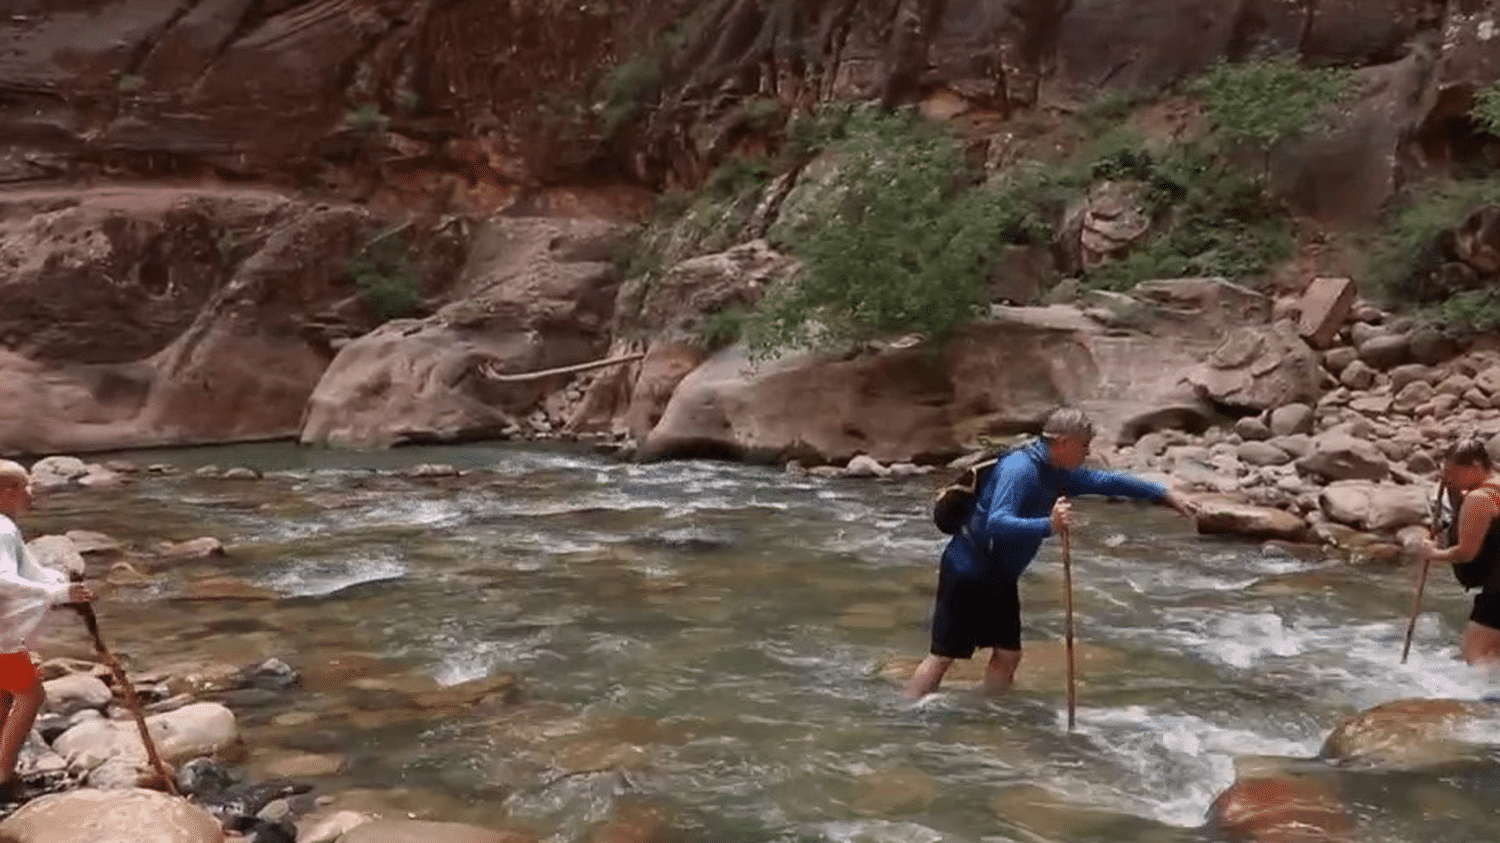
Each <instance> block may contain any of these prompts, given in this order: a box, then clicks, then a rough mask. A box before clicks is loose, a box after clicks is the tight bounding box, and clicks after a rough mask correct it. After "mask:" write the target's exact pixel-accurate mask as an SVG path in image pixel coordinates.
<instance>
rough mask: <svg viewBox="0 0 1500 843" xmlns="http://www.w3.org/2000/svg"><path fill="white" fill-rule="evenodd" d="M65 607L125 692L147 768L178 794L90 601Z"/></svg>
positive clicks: (79, 576) (74, 577)
mask: <svg viewBox="0 0 1500 843" xmlns="http://www.w3.org/2000/svg"><path fill="white" fill-rule="evenodd" d="M69 579H71V580H72V581H73V582H83V575H82V574H79V573H74V574H73V575H72V576H71V577H69ZM68 608H70V609H72V610H73V611H75V612H77V613H78V614H79V616H81V617H82V618H83V624H84V626H86V627H88V629H89V635H90V636H92V637H93V639H94V651H95V652H96V653H98V654H99V658H100V659H101V660H102V661H103V662H104V664H105V665H106V666H108V667H109V672H110V673H112V674H114V677H115V684H116V685H117V686H119V687H120V689H121V690H123V691H124V692H125V707H126V708H128V709H130V716H131V717H134V718H135V727H136V729H137V730H139V731H140V733H141V745H142V746H144V747H145V748H146V760H148V761H150V762H151V768H152V769H153V770H155V771H156V775H157V777H158V778H160V779H161V782H162V785H163V786H165V787H166V789H167V792H168V793H170V794H172V795H173V796H176V795H178V794H177V782H176V780H175V779H173V777H172V776H171V774H170V773H168V772H167V765H166V764H163V763H162V760H161V756H160V755H157V754H156V742H155V741H153V740H151V730H150V729H148V728H146V716H145V714H143V713H142V712H141V701H140V699H139V698H137V697H136V695H135V686H134V685H131V684H130V679H129V678H127V677H126V676H125V668H123V667H121V666H120V662H119V660H118V659H116V658H115V656H114V654H113V653H111V652H110V651H109V648H108V647H106V646H105V645H104V637H103V636H102V635H100V634H99V617H98V616H97V615H95V614H94V606H93V604H92V603H69V604H68Z"/></svg>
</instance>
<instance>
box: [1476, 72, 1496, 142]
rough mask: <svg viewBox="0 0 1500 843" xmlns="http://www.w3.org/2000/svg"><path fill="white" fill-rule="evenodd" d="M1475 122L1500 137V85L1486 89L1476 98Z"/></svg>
mask: <svg viewBox="0 0 1500 843" xmlns="http://www.w3.org/2000/svg"><path fill="white" fill-rule="evenodd" d="M1469 116H1471V117H1473V118H1474V122H1476V123H1478V124H1479V125H1480V126H1483V127H1484V130H1485V131H1487V132H1489V133H1490V134H1492V135H1500V83H1496V84H1494V85H1491V86H1489V87H1488V88H1485V89H1484V90H1482V91H1480V92H1479V93H1478V94H1476V95H1475V97H1474V110H1473V111H1470V112H1469Z"/></svg>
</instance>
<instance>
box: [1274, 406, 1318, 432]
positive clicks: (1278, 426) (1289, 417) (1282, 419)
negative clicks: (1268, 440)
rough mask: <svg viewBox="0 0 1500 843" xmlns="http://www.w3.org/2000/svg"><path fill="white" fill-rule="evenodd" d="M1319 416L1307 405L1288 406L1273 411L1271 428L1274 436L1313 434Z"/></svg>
mask: <svg viewBox="0 0 1500 843" xmlns="http://www.w3.org/2000/svg"><path fill="white" fill-rule="evenodd" d="M1316 419H1317V415H1316V413H1315V412H1314V411H1313V408H1312V407H1309V406H1308V405H1306V404H1287V405H1285V406H1281V407H1277V408H1276V409H1274V410H1272V411H1271V419H1270V427H1271V434H1272V435H1273V436H1292V435H1295V434H1298V433H1312V430H1313V423H1314V421H1316Z"/></svg>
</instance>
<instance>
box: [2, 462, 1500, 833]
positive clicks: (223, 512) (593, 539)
mask: <svg viewBox="0 0 1500 843" xmlns="http://www.w3.org/2000/svg"><path fill="white" fill-rule="evenodd" d="M124 456H127V457H131V458H134V459H135V460H136V461H137V462H139V463H140V464H143V465H144V464H145V463H148V462H160V463H169V464H173V465H176V466H178V467H180V468H183V469H193V468H196V467H198V466H201V465H206V464H214V465H218V466H224V467H228V466H235V465H244V466H252V467H255V468H258V469H260V470H262V471H264V472H265V477H264V479H262V480H259V481H237V480H225V479H214V478H200V477H195V476H193V475H192V474H191V472H189V471H185V472H184V473H181V474H176V475H170V476H153V475H141V476H140V477H139V479H138V480H137V481H136V482H134V483H133V484H131V485H130V486H128V487H126V488H125V489H123V490H119V491H115V490H111V491H89V492H68V493H60V494H55V495H50V496H46V497H44V498H43V499H42V500H40V501H39V502H38V507H37V512H36V513H35V514H34V515H33V516H32V517H31V518H30V519H29V520H28V521H27V522H26V525H25V526H26V527H27V529H28V533H29V534H30V535H39V534H41V533H44V532H57V531H61V530H65V529H89V530H97V531H100V532H104V533H107V534H110V535H112V536H114V537H116V538H119V539H121V540H124V541H127V542H131V543H136V544H141V545H146V544H151V543H153V542H155V541H157V540H160V539H173V540H184V539H190V538H194V537H197V536H203V535H209V536H215V537H218V538H219V539H221V540H222V541H223V542H224V544H225V545H226V546H227V547H228V549H229V556H228V557H225V558H221V559H212V560H208V561H198V562H190V563H183V564H182V565H181V566H180V567H179V568H176V569H170V570H168V571H167V572H165V573H163V574H160V575H158V576H156V577H153V578H152V580H151V582H150V583H148V584H147V585H145V586H140V587H128V588H119V589H115V590H114V591H112V592H111V593H110V594H109V595H108V596H107V597H106V599H105V600H104V602H103V603H102V604H101V613H102V616H103V619H104V623H105V624H106V629H107V630H109V631H110V633H111V635H112V639H113V641H112V643H114V646H115V647H116V648H117V649H119V650H121V651H123V652H128V653H129V654H130V655H131V656H132V658H133V660H134V662H135V663H139V664H145V665H154V664H161V663H169V662H181V661H184V660H194V659H202V660H205V661H225V660H229V661H236V662H237V663H242V662H245V661H250V660H253V659H259V658H265V657H269V656H276V657H279V658H281V659H283V660H285V661H287V662H289V663H291V664H292V665H293V666H295V667H297V668H298V669H299V670H301V671H302V672H303V673H304V676H305V677H313V679H312V681H305V682H304V687H303V688H301V689H300V690H297V691H294V692H291V693H289V694H285V695H281V696H278V697H276V698H275V699H272V700H262V701H260V703H259V704H257V705H255V706H251V707H250V708H249V709H247V710H245V711H242V712H241V718H242V725H243V728H244V732H245V735H246V739H247V741H248V743H249V744H250V746H251V747H252V748H253V750H254V754H253V755H252V757H251V764H252V766H253V765H254V764H255V763H256V761H257V759H265V758H271V757H274V756H275V755H276V753H278V752H294V751H295V752H309V751H311V752H319V753H332V754H335V755H337V756H339V757H341V758H343V759H344V764H343V769H342V770H340V771H339V772H330V773H327V774H325V775H322V776H320V777H317V778H315V779H312V781H315V782H316V784H317V785H318V788H319V792H324V793H338V792H341V791H348V790H351V789H366V790H374V791H380V792H382V793H384V794H385V798H387V799H388V800H389V801H394V802H399V803H400V804H401V805H402V806H403V807H404V808H408V809H409V810H411V811H412V812H413V813H415V814H417V815H421V816H432V817H434V818H439V819H449V820H455V821H467V822H475V823H480V824H489V825H496V826H510V827H521V828H525V829H528V830H530V831H532V832H533V833H535V834H537V835H538V836H539V837H541V838H543V839H547V840H551V841H556V843H572V841H577V840H582V839H583V837H584V836H585V834H586V831H587V829H588V827H589V825H590V824H591V823H592V822H594V821H596V820H599V819H602V818H605V817H607V816H610V815H611V813H612V812H618V811H620V810H623V808H624V807H625V806H637V807H641V808H642V809H643V810H648V811H649V812H651V813H652V814H653V815H654V816H658V817H662V818H663V819H664V822H665V823H666V824H667V827H668V829H669V830H668V832H667V835H668V836H667V838H666V839H670V840H681V841H692V843H697V841H715V843H740V842H741V841H743V843H766V842H767V841H799V842H800V841H834V842H836V843H885V841H892V843H894V841H933V842H934V843H935V842H936V841H985V843H1001V841H1017V842H1018V843H1022V842H1023V841H1024V842H1025V843H1032V842H1033V841H1048V843H1054V841H1055V843H1063V841H1070V842H1071V841H1099V843H1124V841H1160V843H1172V842H1173V841H1200V840H1212V839H1215V838H1213V837H1212V836H1211V835H1210V834H1209V833H1208V832H1206V831H1203V830H1202V829H1200V828H1199V826H1200V825H1201V823H1202V822H1203V819H1204V813H1205V811H1206V809H1207V808H1208V806H1209V804H1210V802H1211V801H1212V800H1213V798H1214V796H1215V795H1216V794H1217V793H1218V792H1220V791H1221V790H1223V789H1224V788H1225V787H1227V786H1228V785H1229V784H1230V783H1231V782H1232V781H1233V779H1234V764H1235V759H1236V757H1239V756H1253V755H1271V756H1285V757H1293V758H1299V757H1302V758H1305V757H1310V756H1313V755H1315V754H1316V753H1317V751H1318V749H1319V746H1320V744H1321V742H1322V740H1323V737H1324V736H1325V735H1326V734H1327V732H1328V731H1329V730H1330V729H1331V728H1332V727H1333V726H1334V725H1335V724H1336V723H1337V722H1338V720H1339V718H1340V717H1342V716H1345V715H1348V714H1351V713H1354V712H1356V711H1359V710H1361V709H1364V708H1367V707H1369V706H1372V705H1375V704H1377V703H1380V702H1383V701H1386V700H1391V699H1396V698H1400V697H1409V696H1426V697H1455V698H1461V699H1475V698H1478V697H1480V696H1482V695H1483V694H1485V693H1487V692H1489V690H1490V687H1489V686H1488V685H1487V684H1486V682H1485V680H1484V678H1483V677H1482V676H1480V675H1478V674H1476V673H1474V672H1472V671H1470V670H1469V669H1468V668H1466V667H1464V666H1463V665H1461V664H1460V663H1459V662H1458V661H1457V650H1456V646H1455V642H1456V640H1457V634H1458V629H1459V628H1460V625H1461V623H1462V621H1463V619H1464V618H1465V617H1466V614H1467V601H1466V600H1465V598H1464V597H1463V595H1462V593H1461V591H1460V590H1459V589H1458V587H1457V586H1456V585H1455V584H1454V583H1452V582H1451V578H1450V577H1447V576H1445V572H1438V573H1437V574H1436V575H1435V576H1434V580H1433V583H1432V585H1431V586H1430V587H1429V589H1428V598H1427V608H1428V611H1427V612H1426V613H1425V614H1424V615H1423V617H1422V620H1421V622H1420V623H1419V625H1418V630H1417V639H1416V643H1415V645H1414V647H1413V651H1412V655H1411V659H1410V661H1409V663H1408V664H1406V665H1401V664H1399V651H1400V641H1401V634H1402V632H1403V629H1404V621H1405V618H1404V615H1405V611H1406V609H1407V606H1408V600H1409V596H1408V593H1409V587H1410V580H1409V577H1408V575H1407V574H1406V573H1404V572H1401V571H1396V570H1391V569H1371V568H1353V567H1345V566H1341V565H1339V564H1337V563H1328V562H1323V561H1319V560H1310V561H1308V560H1298V559H1295V558H1292V557H1288V556H1284V555H1274V554H1271V555H1266V554H1262V553H1261V551H1260V549H1259V548H1258V547H1257V546H1256V545H1255V544H1253V543H1247V542H1234V541H1225V540H1218V539H1209V538H1205V537H1200V536H1197V535H1195V534H1194V533H1193V532H1192V530H1191V525H1190V524H1188V523H1186V522H1185V521H1183V520H1182V519H1180V518H1178V517H1176V516H1175V515H1174V514H1173V513H1171V512H1170V511H1167V510H1165V509H1160V508H1146V507H1141V506H1136V505H1131V504H1121V503H1108V502H1102V501H1101V502H1087V501H1086V502H1081V503H1080V505H1079V513H1080V520H1081V524H1080V526H1079V528H1078V529H1077V532H1076V538H1075V541H1074V551H1073V552H1074V559H1075V566H1074V569H1075V604H1076V607H1077V617H1078V635H1079V639H1080V642H1081V646H1082V647H1083V648H1084V655H1085V656H1086V658H1085V660H1084V666H1085V677H1084V680H1083V682H1082V684H1081V685H1080V699H1079V708H1078V726H1077V730H1076V732H1075V733H1073V734H1071V735H1069V734H1067V732H1066V728H1065V715H1064V695H1063V693H1062V682H1061V672H1060V668H1059V667H1058V657H1057V650H1058V648H1057V643H1056V642H1057V640H1058V638H1059V637H1060V636H1061V632H1062V627H1063V612H1062V605H1063V603H1062V599H1061V576H1060V571H1059V568H1060V566H1059V564H1058V550H1057V547H1056V546H1055V543H1049V544H1048V545H1047V546H1046V547H1045V548H1044V550H1043V552H1042V555H1041V556H1040V557H1039V559H1038V560H1037V562H1036V563H1035V564H1034V565H1033V567H1032V569H1031V570H1030V571H1028V573H1027V574H1026V576H1025V577H1024V579H1023V581H1022V601H1023V606H1024V609H1023V614H1024V619H1025V622H1026V640H1027V645H1028V647H1031V648H1032V650H1033V653H1034V654H1036V655H1035V656H1034V658H1032V659H1031V660H1029V661H1028V662H1027V663H1025V664H1023V667H1022V681H1021V683H1020V687H1019V688H1018V689H1017V690H1016V691H1015V692H1013V693H1012V694H1011V695H1010V696H1008V697H1007V698H1005V699H1003V700H999V701H989V702H987V701H982V700H978V699H976V698H974V697H973V696H972V695H971V694H970V693H968V692H966V691H965V689H964V683H962V682H954V683H951V684H952V686H953V687H952V688H951V689H949V690H945V691H943V692H941V693H939V694H937V695H935V696H933V697H930V698H928V699H927V700H924V701H923V702H921V703H920V704H912V703H909V702H907V701H905V700H903V699H902V698H901V696H900V694H899V686H898V684H897V682H896V681H895V678H894V677H895V676H897V675H898V674H899V673H900V671H901V670H902V667H901V664H902V662H901V660H902V659H906V660H910V659H914V658H916V657H918V656H920V655H921V654H922V653H923V652H924V650H925V648H926V644H927V622H928V618H929V615H930V611H931V599H932V597H931V594H932V589H933V585H934V583H935V578H936V567H935V560H936V557H937V554H938V552H939V550H940V549H941V546H942V541H941V539H942V536H940V535H939V534H938V533H937V532H936V531H935V530H934V529H933V528H932V527H931V525H930V522H929V521H928V520H927V511H926V507H927V501H928V496H929V490H930V489H931V488H932V486H933V483H934V478H916V479H911V480H903V481H878V482H877V481H868V480H867V481H854V480H832V479H830V480H824V479H816V478H804V477H793V476H789V475H786V474H783V473H781V472H780V471H778V470H775V469H770V468H763V467H750V466H739V465H729V464H719V463H709V462H682V463H669V464H660V465H647V466H641V465H631V464H624V463H619V462H615V461H612V460H610V459H608V458H605V457H599V456H595V455H592V454H590V453H587V452H584V451H580V450H564V449H549V448H540V447H523V446H497V445H474V446H463V447H451V448H420V449H409V450H398V451H392V452H384V453H347V452H335V451H323V450H307V449H298V448H296V447H294V446H291V445H286V444H266V445H252V446H239V447H227V448H209V449H183V450H172V451H153V452H149V453H144V454H134V455H124ZM420 463H446V464H451V465H454V466H458V467H460V468H465V469H479V470H480V471H478V472H476V473H475V474H474V475H472V476H469V477H466V478H464V479H463V480H452V479H450V480H446V481H443V480H431V479H417V478H411V477H406V476H402V475H400V474H398V473H396V470H398V469H401V468H405V467H409V466H412V465H416V464H420ZM217 575H227V576H232V577H235V578H238V579H240V580H243V581H245V582H248V583H250V584H252V585H254V586H258V587H260V588H264V589H268V590H270V591H274V592H275V593H276V594H277V595H279V599H276V600H271V601H264V600H262V601H254V600H227V601H212V602H204V601H188V600H181V599H178V598H180V597H181V596H182V594H183V593H184V590H185V589H186V588H187V584H188V583H189V582H190V581H191V580H192V579H194V578H200V577H204V576H217ZM354 656H358V657H360V658H367V659H370V660H371V664H379V665H382V667H380V668H379V671H383V672H382V673H381V676H384V677H385V679H383V680H372V679H367V680H365V681H359V676H358V674H355V675H353V676H352V677H351V675H350V674H348V673H344V674H338V673H337V672H332V671H328V670H326V669H325V668H326V667H327V666H328V665H331V664H343V663H346V662H347V660H348V659H349V658H352V657H354ZM392 665H395V666H398V667H399V670H397V671H395V672H392V668H391V666H392ZM883 669H884V672H885V674H888V675H883V674H882V670H883ZM320 670H321V671H322V672H321V673H320ZM372 670H373V668H372ZM495 672H509V673H514V674H515V675H516V676H517V678H518V681H519V686H520V687H521V688H522V689H523V692H524V702H519V703H514V704H510V705H503V706H496V705H476V706H473V707H472V708H470V709H464V710H460V711H458V712H456V713H455V712H452V711H448V712H441V713H437V714H428V715H424V714H423V713H422V712H421V711H415V712H413V711H407V712H406V714H405V715H403V716H397V715H395V714H391V716H388V717H387V716H383V709H385V708H390V707H394V705H393V704H392V702H391V701H392V700H394V699H396V694H397V693H399V692H400V691H401V690H402V689H404V688H406V687H407V686H411V687H418V688H420V687H427V686H431V685H434V684H435V685H449V684H452V683H457V682H461V681H464V680H470V679H475V678H479V677H483V676H485V675H487V674H490V673H495ZM319 675H322V676H324V677H325V678H324V680H323V681H317V677H318V676H319ZM1328 775H1329V776H1330V781H1332V782H1333V783H1334V786H1335V787H1336V788H1337V790H1338V791H1339V792H1340V793H1341V794H1342V795H1343V797H1344V799H1345V800H1346V801H1347V802H1348V804H1350V806H1351V808H1352V811H1353V813H1354V814H1355V816H1356V818H1357V820H1358V822H1359V823H1360V834H1359V837H1358V839H1360V840H1362V841H1380V840H1390V841H1397V840H1417V839H1421V840H1424V841H1437V840H1441V841H1455V843H1457V842H1458V841H1470V840H1476V841H1477V840H1491V839H1494V837H1495V835H1496V830H1495V828H1494V824H1495V822H1496V820H1495V816H1496V809H1495V808H1494V807H1493V806H1494V797H1493V794H1494V793H1495V786H1496V784H1497V783H1500V756H1497V755H1496V753H1495V752H1494V751H1492V750H1491V749H1488V748H1484V749H1481V750H1479V751H1477V752H1476V753H1475V754H1474V757H1473V759H1472V760H1471V761H1470V762H1468V763H1464V764H1459V765H1456V766H1455V765H1450V766H1449V767H1446V768H1444V769H1442V770H1440V771H1437V772H1428V773H1414V772H1387V773H1381V772H1353V771H1332V770H1330V771H1329V773H1328ZM1434 805H1437V806H1439V807H1437V808H1434V807H1433V806H1434ZM1438 810H1441V812H1442V813H1441V815H1440V816H1441V817H1442V822H1441V823H1440V824H1439V825H1438V826H1434V825H1433V824H1432V820H1433V817H1434V816H1437V815H1435V814H1434V813H1433V812H1434V811H1438Z"/></svg>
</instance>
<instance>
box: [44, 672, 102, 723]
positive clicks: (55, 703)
mask: <svg viewBox="0 0 1500 843" xmlns="http://www.w3.org/2000/svg"><path fill="white" fill-rule="evenodd" d="M42 687H43V689H45V690H46V692H47V703H46V706H45V707H44V709H43V710H45V711H49V712H52V713H54V714H60V715H62V716H64V717H71V716H72V715H74V714H77V713H78V712H80V711H84V710H87V709H95V710H98V711H103V710H104V708H105V707H106V706H108V705H109V704H110V703H111V702H112V701H113V700H114V692H112V691H110V689H109V686H108V685H106V684H104V682H103V681H102V680H101V679H99V677H97V676H94V675H93V674H91V673H72V674H69V675H67V676H60V677H58V678H56V679H50V680H48V681H46V682H43V683H42Z"/></svg>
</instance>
